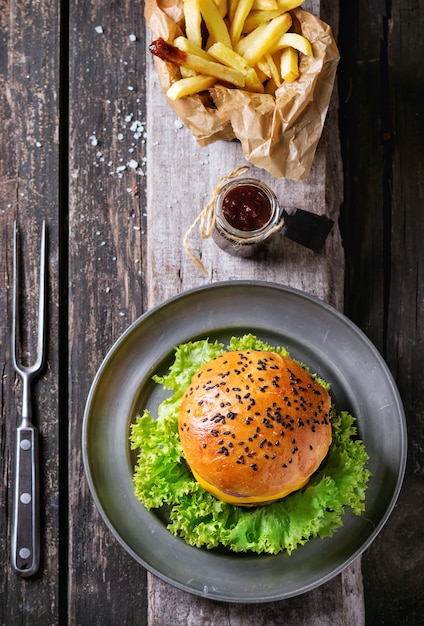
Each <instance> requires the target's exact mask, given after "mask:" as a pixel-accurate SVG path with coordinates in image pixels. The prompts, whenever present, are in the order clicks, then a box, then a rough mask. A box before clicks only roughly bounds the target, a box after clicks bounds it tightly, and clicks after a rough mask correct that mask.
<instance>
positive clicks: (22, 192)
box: [0, 1, 59, 625]
mask: <svg viewBox="0 0 424 626" xmlns="http://www.w3.org/2000/svg"><path fill="white" fill-rule="evenodd" d="M58 47H59V27H58V3H57V2H52V3H42V4H34V3H32V2H29V1H27V2H25V1H24V2H20V3H15V2H8V1H2V2H1V3H0V240H1V244H0V267H1V279H0V303H1V306H2V313H1V315H0V326H1V330H0V362H1V364H2V365H1V367H2V384H1V416H0V475H1V480H0V622H1V623H2V624H34V623H37V622H38V623H44V624H46V625H47V624H55V623H56V622H57V619H58V613H59V590H58V572H59V567H58V563H59V532H58V528H59V516H58V491H59V489H58V484H59V445H58V442H59V421H58V420H59V394H58V352H57V349H56V345H57V337H58V257H57V248H56V244H57V239H58V171H59V146H58V133H57V129H58V117H59V112H58V90H59V83H58V54H57V52H58ZM15 219H16V220H17V221H18V223H19V225H20V235H21V236H20V242H21V244H22V255H21V261H22V267H23V271H24V277H25V278H24V285H23V288H24V289H25V293H21V296H22V300H21V302H22V303H23V306H24V310H25V314H24V320H23V323H24V328H25V330H28V332H24V333H23V353H24V354H23V358H24V359H26V354H25V353H26V352H28V353H29V355H28V358H29V359H30V360H32V359H34V358H35V333H36V332H37V326H36V323H37V299H38V282H39V275H38V259H39V254H40V248H39V246H40V232H41V223H42V220H43V219H46V220H47V223H48V239H49V246H48V248H49V262H48V270H49V281H48V285H49V286H48V290H49V291H48V303H49V304H48V316H49V332H48V346H47V365H46V367H45V369H44V371H43V373H42V375H41V377H40V378H39V380H38V381H37V382H35V384H34V386H33V389H34V392H35V393H34V396H35V398H36V399H35V401H34V402H33V412H34V423H35V425H36V426H37V427H38V428H39V432H40V456H41V467H42V471H41V477H40V478H41V511H42V517H41V542H42V552H41V567H40V571H39V573H38V575H36V576H35V577H33V579H31V580H23V579H21V578H20V577H18V576H16V575H15V574H14V573H13V572H12V571H11V568H10V550H9V545H10V524H11V514H10V513H11V511H12V493H13V491H12V486H13V467H14V465H13V462H14V450H15V428H16V427H17V426H18V424H19V421H20V414H21V384H20V381H19V379H18V378H17V377H16V376H15V374H14V372H13V368H12V363H11V358H10V332H11V311H12V304H11V302H12V300H11V294H12V250H13V248H12V238H13V221H14V220H15Z"/></svg>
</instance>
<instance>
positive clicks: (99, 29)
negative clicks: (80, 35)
mask: <svg viewBox="0 0 424 626" xmlns="http://www.w3.org/2000/svg"><path fill="white" fill-rule="evenodd" d="M94 30H95V31H96V33H99V35H101V33H102V32H103V26H96V28H95V29H94Z"/></svg>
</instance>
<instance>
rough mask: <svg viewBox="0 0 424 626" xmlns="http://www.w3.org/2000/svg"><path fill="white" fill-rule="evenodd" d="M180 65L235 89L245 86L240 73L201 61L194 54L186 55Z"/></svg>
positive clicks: (217, 64)
mask: <svg viewBox="0 0 424 626" xmlns="http://www.w3.org/2000/svg"><path fill="white" fill-rule="evenodd" d="M182 65H184V67H188V68H189V69H191V70H195V71H196V72H199V74H206V75H207V76H213V77H214V78H217V79H218V80H220V81H222V82H223V83H231V84H232V85H235V86H236V87H244V86H245V84H246V79H245V77H244V74H243V73H242V72H239V71H238V70H235V69H233V68H232V67H227V66H226V65H222V64H221V63H215V62H214V61H206V59H203V58H202V57H199V56H197V55H196V54H186V59H185V61H184V62H183V63H182Z"/></svg>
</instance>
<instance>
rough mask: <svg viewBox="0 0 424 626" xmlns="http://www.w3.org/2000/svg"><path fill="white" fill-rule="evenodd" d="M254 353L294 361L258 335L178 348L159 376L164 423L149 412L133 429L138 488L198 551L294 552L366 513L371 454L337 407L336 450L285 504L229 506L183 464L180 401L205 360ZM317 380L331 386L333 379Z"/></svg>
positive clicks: (348, 417)
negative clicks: (348, 516) (164, 394)
mask: <svg viewBox="0 0 424 626" xmlns="http://www.w3.org/2000/svg"><path fill="white" fill-rule="evenodd" d="M249 349H251V350H271V351H274V352H278V353H279V354H282V355H286V356H288V352H287V350H286V349H285V348H283V347H278V346H277V347H276V346H271V345H269V344H267V343H265V342H263V341H260V340H259V339H257V338H256V337H255V336H254V335H251V334H248V335H245V336H243V337H233V338H232V339H231V340H230V342H229V344H228V346H224V345H223V344H221V343H218V342H215V343H212V342H210V341H209V340H208V339H205V340H201V341H196V342H190V343H186V344H182V345H180V346H178V348H177V349H176V351H175V360H174V363H173V364H172V366H171V367H170V369H169V372H168V373H167V374H166V375H165V376H154V380H155V381H156V382H157V383H158V384H160V385H162V386H163V387H164V388H166V389H168V390H170V391H172V392H173V393H172V395H171V396H170V397H169V398H167V399H166V400H164V401H163V402H162V403H161V405H160V406H159V408H158V416H157V418H155V417H154V416H152V415H151V414H150V413H149V412H148V411H147V410H145V411H144V413H143V414H142V415H141V416H139V417H137V419H136V421H135V423H134V424H133V425H132V428H131V436H130V442H131V448H132V449H133V450H138V451H139V454H138V458H137V464H136V466H135V469H134V490H135V494H136V497H137V498H138V499H139V500H140V501H141V502H142V503H143V504H144V506H145V507H146V508H147V509H149V510H150V509H152V508H161V507H166V508H167V511H168V516H169V524H168V529H169V530H170V532H172V533H173V534H175V535H177V536H180V537H182V538H183V539H184V540H185V541H186V542H187V543H188V544H190V545H192V546H196V547H198V548H216V547H218V546H225V547H227V548H229V549H231V550H233V551H234V552H247V551H252V552H256V553H258V554H260V553H263V552H266V553H269V554H277V553H279V552H281V551H283V550H285V551H287V552H288V553H289V554H290V553H291V552H293V550H295V549H296V548H297V547H299V546H301V545H304V544H305V543H306V542H307V541H309V540H310V539H311V538H313V537H331V536H332V535H333V533H334V531H335V530H336V529H337V528H339V527H340V526H341V525H342V523H343V521H342V517H343V515H344V512H345V508H346V507H347V506H348V507H350V508H351V509H352V511H353V513H354V514H355V515H361V514H362V513H363V511H364V509H365V492H366V487H367V482H368V479H369V477H370V472H369V471H368V470H367V468H366V464H367V461H368V458H369V457H368V455H367V453H366V451H365V447H364V444H363V442H362V441H361V440H360V439H358V438H357V429H356V426H355V419H354V418H353V417H352V416H351V415H350V414H349V413H347V412H341V413H340V414H336V411H335V409H334V407H333V409H332V420H331V421H332V430H333V441H332V444H331V446H330V450H329V453H328V455H327V458H326V460H325V463H324V464H323V465H322V467H321V468H320V469H319V470H318V471H317V472H316V473H315V474H314V475H313V476H312V477H311V479H310V481H309V483H308V485H307V486H306V487H304V488H303V489H300V490H299V491H296V492H294V493H292V494H290V495H288V496H286V497H285V498H283V499H282V500H281V501H279V502H273V503H272V504H269V505H267V506H263V507H260V506H258V507H252V508H244V507H240V506H235V505H232V504H228V503H226V502H222V501H221V500H218V499H217V498H215V497H214V496H212V495H211V494H210V493H208V492H207V491H205V490H204V489H203V487H201V486H200V484H199V483H198V482H197V481H196V480H195V479H194V478H193V475H192V474H191V472H190V470H189V469H188V467H187V465H186V463H185V460H184V454H183V449H182V446H181V443H180V439H179V435H178V415H179V409H180V404H181V399H182V396H183V394H184V392H185V390H186V388H187V387H188V386H189V384H190V382H191V379H192V376H193V375H194V374H195V373H196V372H197V370H198V369H199V368H200V367H201V366H202V365H204V363H207V362H208V361H210V360H211V359H213V358H215V357H217V356H219V355H221V354H222V353H223V352H225V351H227V350H249ZM316 378H317V380H318V381H319V382H320V383H321V384H322V385H324V386H325V387H326V389H329V384H328V383H327V382H326V381H322V379H320V378H318V377H316Z"/></svg>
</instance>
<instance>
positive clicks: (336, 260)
mask: <svg viewBox="0 0 424 626" xmlns="http://www.w3.org/2000/svg"><path fill="white" fill-rule="evenodd" d="M305 6H306V5H305ZM312 8H313V9H314V10H315V13H319V3H314V6H313V7H312ZM330 9H332V10H333V11H335V7H329V10H330ZM329 10H328V12H327V14H326V18H327V19H328V20H330V19H332V20H333V21H332V22H330V23H332V24H333V25H334V26H335V27H336V26H337V14H336V13H335V12H333V13H332V14H330V12H329ZM336 30H337V29H336V28H335V31H336ZM147 75H148V80H147V86H148V88H147V112H148V129H149V133H148V141H147V158H148V164H149V168H154V170H153V169H150V171H149V176H148V185H147V248H148V250H149V255H148V257H146V263H147V266H146V272H145V273H146V282H147V302H148V306H149V307H151V306H153V305H155V304H158V303H160V302H163V301H164V300H165V299H167V298H169V297H171V296H174V295H175V294H177V293H179V292H181V291H183V290H186V289H188V288H191V287H193V286H199V285H205V284H209V283H210V282H216V281H220V280H226V279H234V278H238V279H240V278H246V279H252V278H255V279H263V280H267V281H271V282H277V283H281V284H287V285H291V286H293V287H297V288H300V289H302V290H304V291H306V292H308V293H311V294H314V295H316V296H318V297H321V298H323V299H324V300H326V301H328V302H330V303H331V304H333V305H334V306H336V307H338V308H342V305H343V250H342V247H341V241H340V235H339V232H338V230H337V227H336V228H335V229H334V232H333V234H332V237H331V239H330V241H329V242H328V244H327V249H326V253H323V254H321V255H314V254H313V253H309V251H303V250H302V251H300V250H299V247H298V246H297V245H296V244H293V243H292V242H288V241H284V242H283V241H278V242H276V243H275V244H271V246H269V249H268V253H267V254H266V255H265V256H263V257H261V258H259V259H239V258H236V257H230V256H228V255H225V257H223V254H224V253H222V252H221V251H220V249H219V248H217V247H216V246H215V244H214V242H213V241H212V240H207V241H203V242H201V241H200V239H199V238H197V239H196V237H194V238H193V250H194V251H195V253H196V254H197V255H198V256H199V257H201V259H202V262H203V263H204V265H205V266H206V268H207V276H205V275H203V274H202V273H201V272H200V271H199V269H198V268H197V266H195V265H194V263H193V262H192V260H190V259H189V258H188V257H187V255H186V254H185V252H184V250H183V237H184V234H185V232H186V231H187V229H188V228H189V227H190V225H191V224H192V222H193V220H194V219H195V218H196V216H197V215H198V214H199V212H200V211H201V210H202V209H203V207H204V205H205V203H206V202H207V201H208V200H209V198H210V196H211V194H212V192H213V189H214V187H215V185H216V184H217V183H218V181H219V180H220V179H221V177H223V176H225V175H227V174H228V173H229V172H230V171H231V170H232V169H234V168H235V167H237V166H239V165H243V164H244V163H245V161H244V159H243V156H242V154H241V148H240V146H239V145H238V144H237V143H235V142H232V143H223V142H219V143H214V144H212V145H210V146H208V147H207V148H203V149H201V148H199V147H198V145H197V144H196V142H195V141H194V139H193V138H192V136H191V134H190V133H189V132H188V130H187V129H186V128H185V127H183V126H182V125H181V124H180V123H179V122H178V119H177V118H176V116H175V114H173V112H172V111H171V110H170V108H169V107H168V106H167V104H166V102H165V99H164V97H163V96H162V95H161V92H160V88H159V85H158V80H157V77H156V74H155V71H154V69H153V66H152V62H151V59H148V62H147ZM180 157H181V158H180ZM250 175H252V176H253V177H256V178H259V179H261V180H263V181H264V182H266V183H267V184H269V185H270V186H271V187H272V188H273V189H274V190H275V191H276V193H277V196H278V197H279V198H280V200H281V199H283V202H286V205H287V206H301V207H302V206H303V207H305V208H310V209H311V210H315V211H317V212H318V213H322V212H323V211H324V210H325V209H326V210H327V212H328V214H329V215H330V216H332V217H333V218H335V219H336V220H337V218H338V212H339V208H340V203H341V198H342V191H341V169H340V147H339V144H338V133H337V99H336V97H335V98H334V100H333V103H332V108H331V111H330V113H329V116H328V120H327V125H326V128H325V131H324V134H323V137H322V141H321V142H320V145H319V147H318V151H317V155H316V159H315V162H314V166H313V168H312V171H311V174H310V176H309V177H308V180H307V181H304V182H296V181H290V180H276V179H273V178H272V177H271V176H269V175H268V174H267V173H266V172H264V171H263V170H259V169H257V168H254V167H252V168H251V170H250ZM165 241H167V242H169V243H168V245H166V246H164V245H160V244H161V243H162V242H165ZM159 275H160V276H161V279H160V280H158V276H159ZM346 615H349V622H346V621H345V620H346V617H345V616H346ZM286 621H290V623H291V624H311V623H314V624H334V623H349V624H362V623H363V622H364V614H363V602H362V579H361V571H360V562H359V561H357V562H356V563H355V564H353V565H352V566H351V567H350V568H348V569H347V570H345V572H344V573H343V574H342V575H340V576H338V577H336V578H335V579H333V580H332V581H330V582H329V583H327V584H326V585H324V586H322V587H320V588H318V589H316V590H314V591H312V592H310V593H308V594H306V595H303V596H301V597H300V598H293V599H290V600H286V601H284V602H277V603H269V604H265V605H234V604H222V603H218V602H213V601H212V600H209V599H206V598H199V597H195V596H191V595H190V594H187V593H185V592H183V591H180V590H177V589H175V588H173V587H170V586H169V585H167V584H166V583H164V582H162V581H161V580H158V579H157V578H156V577H155V576H153V575H149V624H152V625H153V624H154V625H155V626H162V625H163V626H165V625H169V624H173V625H176V626H177V625H178V624H184V625H186V624H192V625H194V624H195V625H196V626H197V625H200V624H217V623H219V624H231V625H232V626H233V625H237V624H240V625H241V624H243V626H244V625H247V624H280V623H283V622H284V623H285V622H286Z"/></svg>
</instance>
